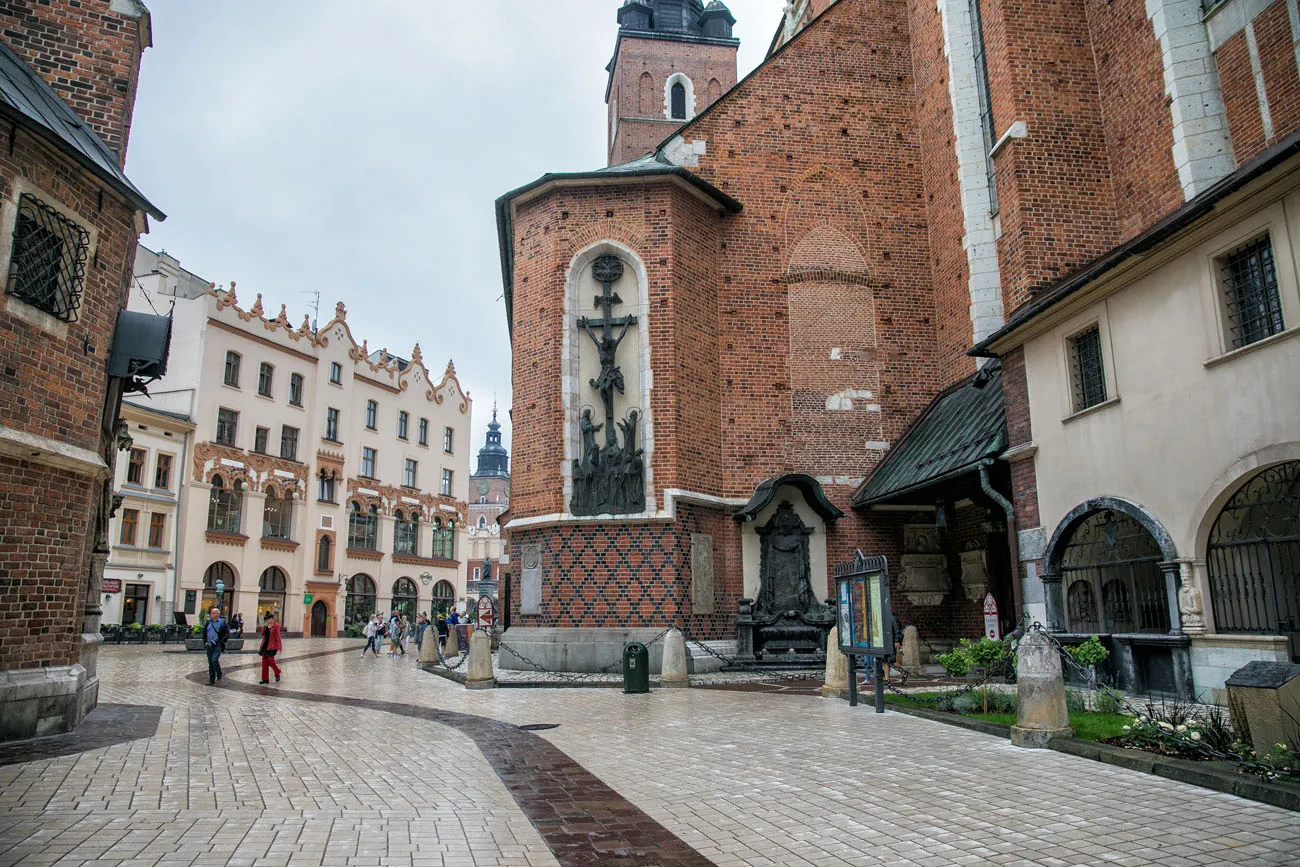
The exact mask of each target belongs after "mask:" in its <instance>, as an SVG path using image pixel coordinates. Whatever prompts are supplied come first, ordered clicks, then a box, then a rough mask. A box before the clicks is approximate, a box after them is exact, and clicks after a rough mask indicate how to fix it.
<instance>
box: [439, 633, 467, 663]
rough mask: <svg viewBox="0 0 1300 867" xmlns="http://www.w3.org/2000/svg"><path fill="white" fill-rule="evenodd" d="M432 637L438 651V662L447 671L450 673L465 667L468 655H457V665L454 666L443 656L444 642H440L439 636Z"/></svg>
mask: <svg viewBox="0 0 1300 867" xmlns="http://www.w3.org/2000/svg"><path fill="white" fill-rule="evenodd" d="M431 637H432V638H433V649H434V650H436V651H438V662H439V663H441V665H442V667H443V668H445V669H447V670H448V671H455V670H456V669H458V668H460V667H461V666H462V665H464V664H465V661H466V660H468V659H469V654H468V653H467V654H465V655H464V656H461V655H460V654H456V656H457V659H456V664H455V665H452V664H450V663H448V662H447V657H445V656H443V655H442V642H441V641H439V640H438V636H437V635H433V636H431Z"/></svg>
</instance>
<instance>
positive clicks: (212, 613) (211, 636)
mask: <svg viewBox="0 0 1300 867" xmlns="http://www.w3.org/2000/svg"><path fill="white" fill-rule="evenodd" d="M229 640H230V626H229V624H227V623H226V619H225V618H224V617H222V616H221V609H220V608H218V607H217V606H215V605H214V606H212V608H211V609H210V610H209V611H208V622H207V623H205V624H204V625H203V649H204V650H205V651H206V652H207V654H208V686H212V685H213V684H214V683H216V682H217V681H219V680H221V654H223V653H225V652H226V642H227V641H229Z"/></svg>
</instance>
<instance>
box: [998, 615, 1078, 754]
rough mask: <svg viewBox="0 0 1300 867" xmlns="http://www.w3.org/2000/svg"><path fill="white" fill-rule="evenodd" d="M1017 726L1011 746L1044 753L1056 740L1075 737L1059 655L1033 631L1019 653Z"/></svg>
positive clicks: (1048, 640) (1045, 638) (1040, 633)
mask: <svg viewBox="0 0 1300 867" xmlns="http://www.w3.org/2000/svg"><path fill="white" fill-rule="evenodd" d="M1017 653H1018V654H1019V660H1020V661H1019V664H1018V665H1017V666H1016V724H1015V725H1013V726H1012V727H1011V743H1012V745H1013V746H1017V747H1027V748H1029V749H1044V748H1046V747H1047V745H1048V743H1049V742H1051V741H1052V740H1054V739H1055V738H1068V737H1072V736H1073V735H1074V729H1072V728H1070V714H1069V711H1068V710H1067V709H1066V706H1065V680H1064V678H1063V677H1062V676H1061V657H1060V653H1059V652H1058V651H1057V649H1056V645H1054V644H1053V643H1052V641H1051V639H1049V638H1048V637H1047V635H1046V634H1044V633H1043V632H1042V631H1040V630H1037V629H1031V630H1030V631H1029V634H1028V635H1026V636H1025V638H1024V640H1023V641H1021V642H1020V647H1019V649H1018V650H1017Z"/></svg>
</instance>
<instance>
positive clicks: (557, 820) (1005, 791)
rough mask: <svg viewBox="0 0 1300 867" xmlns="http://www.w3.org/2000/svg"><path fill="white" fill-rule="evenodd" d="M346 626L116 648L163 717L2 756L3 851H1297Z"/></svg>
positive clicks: (794, 858)
mask: <svg viewBox="0 0 1300 867" xmlns="http://www.w3.org/2000/svg"><path fill="white" fill-rule="evenodd" d="M352 646H353V643H351V642H344V641H330V640H321V639H318V640H314V641H301V640H295V641H287V642H286V648H285V654H284V655H285V657H286V659H285V660H284V661H283V662H282V665H283V667H284V671H285V679H284V682H282V683H281V684H279V685H272V686H267V687H262V686H258V685H257V683H256V681H257V678H258V672H257V670H256V669H255V668H252V667H249V668H244V669H242V670H236V669H237V668H239V667H240V666H253V665H254V664H255V663H256V662H257V658H256V656H253V655H247V654H245V655H231V656H227V657H226V669H227V672H228V675H227V677H226V679H225V681H223V683H222V685H221V686H219V687H217V688H213V687H209V686H207V684H206V666H205V664H204V662H203V659H202V657H201V655H199V654H189V655H184V654H172V653H164V652H162V651H161V650H160V648H158V647H156V646H154V647H148V646H145V647H128V646H123V647H108V648H105V649H104V650H103V651H102V652H101V654H100V665H101V673H102V675H103V677H104V684H103V687H102V690H101V701H102V702H104V703H105V705H106V707H105V709H104V710H105V711H108V712H115V713H119V714H121V713H122V711H121V710H118V711H114V710H113V709H112V708H108V707H107V705H110V704H113V705H124V706H125V705H130V706H133V708H131V709H130V712H129V718H130V719H132V720H136V721H139V720H145V721H147V720H148V719H149V718H150V715H149V714H148V713H147V712H146V711H145V710H143V709H144V708H150V707H156V708H160V712H159V715H158V719H157V728H156V731H154V733H153V734H152V735H148V727H147V726H145V727H143V728H142V729H140V730H136V729H132V728H131V727H130V726H117V728H118V731H117V732H116V734H115V735H114V736H112V737H105V734H104V731H105V726H103V725H101V726H99V727H98V728H97V729H92V728H90V727H89V725H88V726H84V727H83V731H84V732H89V733H90V734H82V733H78V734H74V735H72V736H69V737H67V738H65V739H63V741H62V742H61V744H58V745H56V744H53V743H52V742H51V741H45V742H41V743H40V744H39V745H36V746H34V747H33V749H32V751H31V755H32V756H33V758H32V759H31V760H30V761H19V760H17V759H15V760H14V761H15V762H16V763H13V764H3V765H2V766H0V865H3V864H17V863H22V864H55V863H57V864H120V865H137V864H138V865H171V864H177V865H179V864H186V865H190V864H201V865H217V864H234V865H248V867H256V865H269V867H287V865H297V864H338V865H350V864H356V865H379V864H409V865H413V867H415V865H465V867H469V865H495V867H529V865H560V864H562V865H571V864H572V865H580V864H609V865H649V864H698V865H705V864H709V863H713V864H717V865H747V867H748V865H754V867H759V865H776V864H782V865H794V864H800V865H803V864H812V865H837V864H855V865H856V864H863V865H868V864H899V865H905V864H910V865H946V864H1026V865H1027V864H1036V865H1076V864H1079V865H1082V864H1087V865H1093V864H1123V865H1133V864H1162V865H1171V867H1172V865H1217V864H1227V863H1237V864H1286V863H1300V815H1297V814H1294V813H1289V812H1286V811H1283V810H1279V809H1276V808H1272V807H1268V806H1265V805H1261V804H1257V803H1254V802H1250V801H1245V800H1242V799H1239V798H1236V797H1234V796H1231V795H1224V794H1220V793H1216V792H1210V791H1207V790H1203V789H1198V788H1195V787H1191V786H1187V785H1183V784H1181V783H1176V782H1173V781H1170V780H1164V779H1161V778H1158V777H1153V776H1150V775H1146V774H1141V773H1137V772H1132V771H1126V770H1124V769H1121V768H1116V767H1112V766H1108V765H1102V764H1098V763H1095V762H1090V761H1088V760H1086V759H1080V758H1076V757H1073V756H1067V755H1064V754H1061V753H1055V752H1047V751H1026V750H1018V749H1015V748H1013V747H1011V746H1010V745H1008V744H1007V743H1005V742H1004V741H1001V740H999V739H997V738H992V737H988V736H985V735H981V734H978V733H975V732H969V731H965V730H962V729H956V728H953V727H949V726H943V725H940V724H938V723H932V722H928V721H925V720H921V719H917V718H914V717H909V716H904V715H899V714H893V713H887V714H883V715H876V714H873V713H871V712H870V708H869V707H865V706H863V707H858V708H849V707H848V705H847V704H846V703H845V702H842V701H831V700H825V699H822V698H820V697H816V696H801V695H774V694H762V693H748V692H723V691H717V690H656V691H654V692H652V693H650V694H648V695H631V696H629V695H624V694H623V693H622V692H621V691H618V690H613V689H582V690H550V689H510V690H506V689H502V690H484V691H467V690H465V689H463V688H462V687H460V686H458V685H457V684H454V683H452V682H451V681H448V680H445V679H443V678H439V677H435V676H433V675H431V674H428V673H425V672H421V671H419V670H418V668H417V666H416V664H415V660H414V658H413V657H408V658H406V659H400V658H399V659H387V658H378V659H374V658H366V659H362V658H361V657H360V654H359V644H358V645H357V647H356V649H355V650H348V652H337V651H342V650H344V649H345V648H351V647H352ZM194 673H198V674H199V676H198V677H197V678H195V680H197V681H199V682H195V680H190V679H187V676H188V675H191V674H194ZM356 699H360V702H357V701H356ZM97 713H99V712H97ZM106 719H109V720H110V723H111V721H112V719H114V718H113V717H111V713H110V714H109V715H108V716H106ZM93 721H94V719H93V718H92V720H91V722H93ZM526 724H556V725H558V727H557V728H553V729H548V730H545V731H539V732H536V733H530V732H523V731H521V730H520V729H518V728H516V726H518V725H526ZM114 725H115V724H110V725H109V726H108V728H113V727H114ZM141 733H143V734H145V735H147V736H145V737H142V738H137V739H134V740H125V741H123V742H118V743H114V742H113V741H114V740H115V739H117V738H119V737H130V736H135V735H138V734H141ZM74 750H80V751H79V752H76V751H74ZM584 799H585V800H584Z"/></svg>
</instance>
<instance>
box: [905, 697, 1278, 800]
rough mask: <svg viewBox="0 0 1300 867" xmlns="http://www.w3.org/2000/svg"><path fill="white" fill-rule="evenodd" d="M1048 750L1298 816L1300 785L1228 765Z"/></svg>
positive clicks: (1118, 752)
mask: <svg viewBox="0 0 1300 867" xmlns="http://www.w3.org/2000/svg"><path fill="white" fill-rule="evenodd" d="M886 707H887V708H888V709H889V710H896V711H898V712H899V713H905V714H907V715H908V716H914V717H920V718H921V719H925V720H930V721H932V722H937V723H943V724H944V725H950V726H956V727H958V728H963V729H970V730H972V731H977V732H981V733H982V734H986V735H993V736H994V737H1000V738H1010V736H1011V727H1010V726H1004V725H1000V724H998V723H991V722H986V721H984V720H979V719H970V718H969V717H964V716H961V715H960V714H954V713H945V712H943V711H937V710H929V709H927V708H920V707H908V706H907V705H902V704H894V703H890V704H887V705H886ZM1048 748H1049V749H1052V750H1055V751H1056V752H1058V753H1066V754H1067V755H1071V756H1078V757H1080V758H1084V759H1092V760H1093V761H1097V762H1102V763H1104V764H1107V765H1114V766H1116V767H1119V768H1127V769H1128V770H1130V771H1141V772H1143V773H1147V774H1152V775H1154V776H1157V777H1164V778H1165V779H1169V780H1176V781H1178V782H1180V783H1187V784H1188V785H1192V786H1200V787H1201V788H1203V789H1213V790H1214V791H1216V792H1226V793H1227V794H1230V795H1237V796H1238V797H1241V798H1246V799H1247V800H1251V801H1259V802H1260V803H1263V804H1269V805H1271V806H1274V807H1281V808H1282V809H1283V810H1293V811H1295V812H1300V785H1297V784H1295V783H1283V782H1277V781H1268V780H1264V779H1261V778H1259V777H1254V776H1249V775H1246V774H1239V773H1237V771H1235V770H1233V768H1232V766H1231V765H1229V764H1227V763H1226V762H1193V761H1189V760H1187V759H1175V758H1171V757H1169V756H1161V755H1157V754H1155V753H1148V752H1143V751H1142V750H1130V749H1126V748H1124V747H1117V746H1113V745H1111V744H1099V743H1097V742H1095V741H1085V740H1080V739H1079V738H1058V739H1056V740H1054V741H1052V742H1051V744H1050V745H1049V747H1048Z"/></svg>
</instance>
